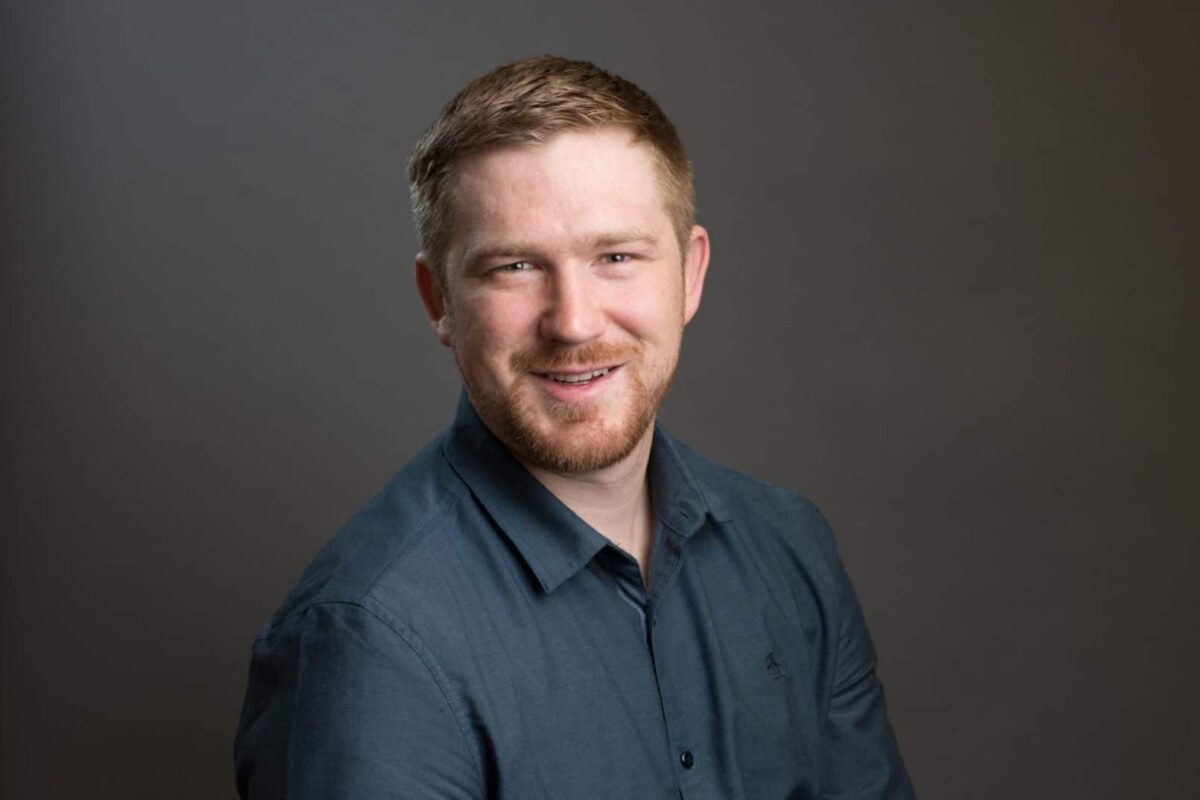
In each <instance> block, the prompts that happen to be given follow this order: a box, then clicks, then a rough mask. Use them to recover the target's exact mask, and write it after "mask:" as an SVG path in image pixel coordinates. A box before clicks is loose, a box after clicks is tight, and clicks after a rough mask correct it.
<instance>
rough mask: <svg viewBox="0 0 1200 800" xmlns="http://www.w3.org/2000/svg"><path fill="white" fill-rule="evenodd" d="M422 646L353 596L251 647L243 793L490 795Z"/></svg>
mask: <svg viewBox="0 0 1200 800" xmlns="http://www.w3.org/2000/svg"><path fill="white" fill-rule="evenodd" d="M445 689H446V687H445V685H444V680H442V679H441V676H440V673H438V672H437V668H436V667H435V666H434V665H433V664H432V663H431V662H430V659H429V657H428V654H427V653H424V652H423V651H422V650H421V648H420V643H419V642H418V641H416V640H413V639H412V638H411V637H409V638H405V637H402V636H401V635H399V633H398V632H397V631H396V630H395V629H394V628H393V627H392V625H390V624H388V623H387V622H385V621H384V620H382V619H381V618H380V617H378V616H376V615H375V614H373V613H372V612H370V611H368V610H367V609H365V608H363V607H362V606H359V605H355V604H349V603H321V604H316V605H313V606H311V607H309V608H308V609H305V610H304V611H301V612H299V613H296V614H293V615H291V616H290V617H288V618H287V619H285V620H284V621H283V622H281V623H280V624H279V625H278V626H277V627H276V628H275V629H274V631H273V632H272V633H271V635H270V636H269V637H268V638H264V639H261V640H259V641H258V642H257V643H256V644H255V648H254V656H253V659H252V662H251V667H250V680H249V685H248V687H247V691H246V701H245V706H244V708H243V711H242V720H241V724H240V726H239V729H238V735H237V741H236V743H235V751H236V760H237V784H238V791H239V792H240V794H241V796H242V797H243V798H254V799H255V800H259V799H260V798H283V797H287V798H301V799H302V800H310V799H311V800H317V798H320V799H321V800H325V799H326V798H330V799H332V798H355V800H358V799H359V798H363V799H369V798H377V797H404V798H410V797H411V798H475V797H482V795H483V791H482V789H481V774H480V766H479V758H478V755H477V753H476V752H475V749H474V748H473V746H472V745H470V744H469V743H468V739H467V731H466V729H465V727H464V723H463V720H462V719H461V717H460V715H459V714H457V713H456V712H455V709H454V707H453V705H452V700H451V698H450V697H449V696H448V695H447V694H446V691H445Z"/></svg>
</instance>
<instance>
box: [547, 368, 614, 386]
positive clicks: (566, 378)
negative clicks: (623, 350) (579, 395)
mask: <svg viewBox="0 0 1200 800" xmlns="http://www.w3.org/2000/svg"><path fill="white" fill-rule="evenodd" d="M607 374H608V368H607V367H606V368H604V369H598V370H596V371H595V372H581V373H579V374H578V375H551V376H550V377H551V378H553V379H554V380H556V381H558V382H559V383H584V382H585V381H590V380H591V379H592V378H599V377H600V376H601V375H607Z"/></svg>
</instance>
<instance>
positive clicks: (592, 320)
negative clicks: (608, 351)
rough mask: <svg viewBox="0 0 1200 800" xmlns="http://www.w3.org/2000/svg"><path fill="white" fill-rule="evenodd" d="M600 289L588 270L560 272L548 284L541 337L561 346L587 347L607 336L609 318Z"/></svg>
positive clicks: (567, 269)
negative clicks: (590, 277)
mask: <svg viewBox="0 0 1200 800" xmlns="http://www.w3.org/2000/svg"><path fill="white" fill-rule="evenodd" d="M596 288H597V287H595V286H594V285H592V282H591V281H589V280H588V277H587V275H586V272H585V271H584V270H575V269H571V268H566V269H562V270H558V271H557V272H556V273H555V274H554V277H553V279H552V280H550V281H547V284H546V292H547V294H548V297H547V300H546V308H545V311H544V313H543V314H542V318H541V324H540V333H541V335H542V336H543V337H544V338H546V339H550V340H552V341H555V342H559V343H561V344H583V343H585V342H589V341H591V340H592V339H595V338H597V337H599V336H600V335H601V334H603V333H604V326H605V316H604V312H603V310H602V309H601V306H600V302H599V301H600V298H599V296H598V293H597V291H596Z"/></svg>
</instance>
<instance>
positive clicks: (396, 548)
mask: <svg viewBox="0 0 1200 800" xmlns="http://www.w3.org/2000/svg"><path fill="white" fill-rule="evenodd" d="M466 495H467V490H466V488H465V486H463V484H462V482H461V480H460V479H459V478H458V476H457V475H456V474H455V473H454V471H453V470H452V469H450V468H449V465H448V464H447V463H446V460H445V457H444V456H443V454H442V437H438V438H437V439H435V440H434V441H433V442H432V443H430V444H429V445H428V446H427V447H426V448H425V449H424V450H422V451H421V452H420V453H419V454H418V455H417V456H416V457H414V458H413V459H412V461H410V462H409V463H408V464H406V465H405V466H404V467H403V468H402V469H401V470H400V471H399V472H398V473H397V474H396V475H395V476H394V477H393V478H392V479H391V480H390V481H389V482H388V483H387V485H385V486H384V487H383V489H382V490H380V491H379V493H377V494H376V495H375V496H374V497H373V498H371V500H370V501H368V502H367V504H366V505H365V506H364V507H363V508H362V509H361V510H360V511H359V512H358V513H357V514H355V515H354V516H353V517H352V518H351V519H350V520H349V521H348V522H347V523H346V524H345V525H343V526H342V528H341V529H340V530H338V531H337V533H335V534H334V536H333V537H332V538H331V539H330V540H329V541H328V542H327V543H326V544H325V546H324V547H323V548H322V549H321V550H320V551H319V552H318V553H317V555H316V556H315V557H314V558H313V559H312V561H311V562H310V563H309V565H308V567H307V568H306V569H305V570H304V572H303V573H302V574H301V576H300V578H299V580H298V581H297V582H296V585H295V586H294V587H293V589H292V590H291V592H289V593H288V595H287V597H286V598H285V599H284V601H283V603H282V605H281V606H280V608H279V610H278V611H276V612H275V614H274V615H273V616H272V618H271V620H270V621H269V622H268V623H267V625H266V627H265V628H264V629H263V631H262V633H261V634H260V637H268V636H270V635H271V634H272V632H273V631H274V630H275V629H276V628H277V627H278V626H279V625H281V624H282V623H283V622H284V621H285V620H287V619H289V618H292V617H295V616H297V615H302V614H303V613H304V612H306V611H307V610H309V609H311V608H313V607H314V606H318V605H322V606H330V605H341V606H347V607H354V606H361V607H363V608H367V609H371V608H374V609H378V604H377V603H375V602H374V597H375V595H377V593H378V587H379V586H380V585H381V584H383V583H387V582H389V581H393V580H395V576H396V574H397V573H398V572H405V571H410V570H414V569H415V571H417V572H423V571H427V570H426V569H425V564H427V563H430V562H436V561H437V560H438V559H437V557H436V556H435V555H431V554H430V552H429V551H431V550H437V549H439V548H444V547H446V546H447V545H448V544H450V542H449V541H448V537H447V533H448V532H449V531H451V530H452V529H453V528H454V522H453V519H454V516H455V512H456V509H457V507H458V506H459V505H460V504H461V503H462V501H463V499H464V498H465V497H466ZM414 562H423V563H422V564H421V565H420V566H416V567H414ZM376 613H377V612H376Z"/></svg>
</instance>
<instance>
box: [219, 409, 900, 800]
mask: <svg viewBox="0 0 1200 800" xmlns="http://www.w3.org/2000/svg"><path fill="white" fill-rule="evenodd" d="M649 481H650V491H651V497H652V498H653V504H654V510H655V517H656V521H655V529H654V538H653V544H652V549H651V556H650V567H649V574H650V580H649V587H650V588H649V591H647V590H646V588H645V585H644V584H643V582H642V578H641V574H640V571H639V569H638V565H637V563H636V562H635V561H634V559H633V558H632V557H631V556H630V555H628V554H627V553H625V552H624V551H622V550H620V549H619V548H617V547H615V546H614V545H613V544H611V543H610V542H609V541H608V540H607V539H605V538H604V537H603V536H601V535H600V534H599V533H597V532H596V531H595V530H594V529H592V528H591V527H589V526H588V525H587V524H586V523H585V522H583V521H582V520H581V519H580V518H579V517H577V516H576V515H575V514H574V513H572V512H571V511H570V510H569V509H568V508H567V507H566V506H564V505H563V504H562V503H561V502H559V500H558V499H557V498H555V497H554V495H552V494H551V493H550V492H549V491H547V490H546V489H545V488H544V487H543V486H542V485H541V484H540V483H539V482H538V481H537V480H536V479H534V478H533V477H532V476H531V475H530V474H529V473H528V472H527V471H526V470H525V469H524V468H523V467H521V465H520V464H519V463H518V462H517V461H516V460H515V459H514V458H513V457H512V456H511V455H510V454H509V453H508V452H507V450H506V449H505V448H504V446H503V445H502V444H501V443H500V442H499V441H498V440H497V439H496V438H495V437H494V436H493V435H492V434H491V433H490V432H489V431H488V429H487V428H486V427H485V426H484V425H483V424H482V422H481V421H480V420H479V418H478V416H477V415H476V414H475V412H474V410H473V409H472V408H471V406H470V404H469V403H468V402H466V400H465V399H464V400H463V401H461V402H460V406H459V411H458V415H457V417H456V419H455V422H454V425H453V426H452V427H451V428H450V430H448V431H447V432H446V433H445V434H443V435H442V436H441V437H440V438H438V439H437V440H436V441H435V442H434V443H433V444H432V445H430V446H429V447H428V448H426V449H425V450H424V451H423V452H422V453H421V454H420V455H418V456H417V457H416V458H415V459H414V460H413V461H412V462H411V463H410V464H408V465H407V466H406V467H405V468H404V469H403V470H401V471H400V473H399V474H398V475H397V476H396V477H395V478H394V479H393V480H392V482H391V483H390V484H389V485H388V486H387V487H386V488H385V489H384V490H383V491H382V492H381V493H380V494H379V495H378V496H377V497H375V499H373V500H372V501H371V502H370V503H369V504H368V505H367V507H366V508H365V509H364V510H363V511H362V512H361V513H359V514H358V515H357V516H356V517H355V518H354V519H353V520H351V522H350V523H349V524H348V525H347V526H346V527H345V528H344V529H343V530H342V531H341V532H339V533H338V534H337V535H336V536H335V537H334V538H333V539H332V540H331V541H330V542H329V544H328V545H327V546H326V547H325V549H324V550H323V551H322V552H321V553H320V554H319V555H318V556H317V557H316V559H315V560H314V561H313V562H312V564H311V565H310V566H309V567H308V569H307V570H306V571H305V573H304V575H303V576H302V577H301V578H300V581H299V583H298V585H297V586H296V587H295V589H293V590H292V592H291V594H290V595H289V596H288V598H287V599H286V600H285V601H284V604H283V606H282V608H280V610H279V611H278V612H277V613H276V614H275V616H274V617H273V618H272V619H271V620H270V622H269V623H268V624H267V625H266V627H265V628H264V629H263V631H262V633H261V635H260V636H259V638H258V640H257V641H256V642H255V644H254V653H253V660H252V663H251V668H250V682H249V687H248V689H247V692H246V701H245V706H244V709H243V712H242V719H241V725H240V728H239V730H238V735H237V742H236V746H235V749H236V756H237V784H238V790H239V792H240V793H241V795H242V797H244V798H256V800H257V799H259V798H281V797H289V798H303V799H304V800H308V799H309V798H354V799H355V800H367V799H368V798H383V797H388V798H451V797H453V798H519V799H520V800H534V799H535V798H546V799H547V800H570V799H571V798H581V799H584V800H596V799H597V798H621V799H622V800H645V799H646V798H674V797H683V798H687V799H688V800H693V799H696V800H698V799H699V798H711V800H731V799H733V798H749V799H750V800H773V799H774V798H779V800H784V798H788V799H789V800H797V799H798V798H838V799H839V800H851V798H854V799H856V800H857V799H859V798H864V799H865V798H911V797H912V796H913V791H912V788H911V786H910V784H909V781H908V777H907V775H906V774H905V770H904V766H903V764H902V763H901V760H900V756H899V754H898V752H897V749H896V743H895V739H894V737H893V735H892V731H891V728H890V726H889V724H888V720H887V716H886V712H885V710H884V702H883V690H882V687H881V686H880V683H879V680H878V679H877V677H876V674H875V653H874V651H873V649H872V646H871V641H870V638H869V636H868V633H867V628H866V625H865V624H864V621H863V616H862V612H861V611H860V609H859V606H858V603H857V601H856V600H855V596H854V592H853V591H852V589H851V587H850V583H849V581H848V580H847V578H846V573H845V572H844V570H843V569H842V566H841V564H840V562H839V561H838V557H837V553H836V551H835V549H834V542H833V538H832V536H831V534H830V531H829V527H828V525H827V524H826V523H825V521H824V519H823V518H822V517H821V515H820V513H819V512H818V511H817V510H816V509H815V508H814V507H813V505H812V504H811V503H810V502H808V501H807V500H805V499H804V498H803V497H801V496H799V495H797V494H794V493H793V492H790V491H787V490H784V489H780V488H777V487H774V486H769V485H767V484H764V483H760V482H759V481H756V480H754V479H752V478H749V477H747V476H745V475H742V474H741V473H738V472H735V471H733V470H730V469H727V468H725V467H722V466H719V465H717V464H714V463H712V462H711V461H708V460H706V459H704V458H703V457H701V456H699V455H698V454H696V453H695V452H693V451H692V450H690V449H689V448H687V447H686V446H684V445H682V444H681V443H679V442H677V441H675V440H674V439H672V438H671V437H669V436H667V435H665V434H664V433H663V432H662V431H661V430H656V431H655V434H654V443H653V448H652V451H651V454H650V464H649Z"/></svg>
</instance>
